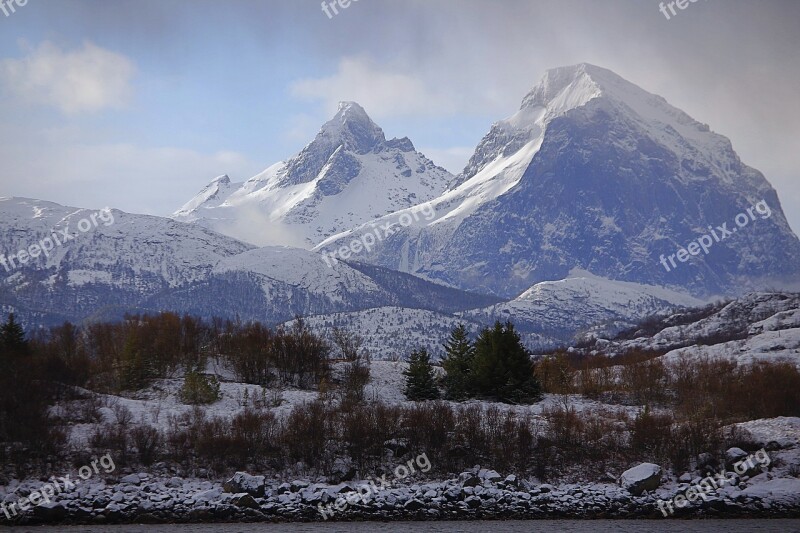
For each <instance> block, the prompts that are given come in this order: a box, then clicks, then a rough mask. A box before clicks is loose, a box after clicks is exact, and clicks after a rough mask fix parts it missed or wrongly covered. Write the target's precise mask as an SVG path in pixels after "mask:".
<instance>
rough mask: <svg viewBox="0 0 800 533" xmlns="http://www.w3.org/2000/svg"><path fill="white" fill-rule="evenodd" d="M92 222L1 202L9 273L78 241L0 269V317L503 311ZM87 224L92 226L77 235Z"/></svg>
mask: <svg viewBox="0 0 800 533" xmlns="http://www.w3.org/2000/svg"><path fill="white" fill-rule="evenodd" d="M98 213H99V212H98V211H92V210H87V209H77V208H72V207H64V206H60V205H58V204H53V203H49V202H41V201H37V200H28V199H21V198H4V199H0V232H1V233H2V235H3V236H4V238H3V240H2V242H1V243H0V254H2V255H3V257H4V258H6V262H7V263H8V262H9V259H8V258H11V257H14V256H16V255H19V251H20V250H28V249H30V246H31V245H34V244H36V243H39V242H41V241H42V240H43V239H46V238H48V237H49V236H52V235H53V234H54V233H55V234H60V232H61V231H64V230H66V231H67V232H68V233H69V234H70V235H74V238H72V239H71V240H69V241H66V242H64V243H62V244H61V245H58V246H54V247H53V250H52V251H50V252H48V256H47V257H45V256H43V255H40V256H39V257H37V258H36V259H34V260H28V261H26V263H25V264H21V263H20V262H19V261H16V262H15V263H14V265H13V266H15V267H16V268H10V267H11V266H12V265H11V264H9V269H8V270H5V269H4V268H2V267H0V311H3V312H10V311H14V312H16V313H17V314H18V315H19V316H20V318H22V320H23V322H24V323H25V324H27V325H28V326H29V327H33V326H38V325H48V324H54V323H59V322H61V321H64V320H70V321H73V322H81V321H83V320H85V319H89V318H109V319H113V318H117V317H119V316H121V315H122V314H124V313H125V312H136V311H149V312H154V311H161V310H167V311H173V312H178V313H190V314H193V315H197V316H201V317H212V316H220V317H224V318H240V319H242V320H260V321H262V322H265V323H267V324H276V323H280V322H283V321H285V320H289V319H291V318H293V317H294V316H296V315H312V314H322V313H336V312H350V311H358V310H363V309H369V308H373V307H383V306H404V307H413V308H423V309H432V310H435V311H441V312H446V313H452V312H454V311H458V310H464V309H469V308H473V307H476V306H485V305H490V304H493V303H496V302H497V301H498V300H497V298H494V297H486V296H480V295H472V294H467V293H465V292H463V291H460V290H458V289H452V288H448V287H442V286H437V285H434V284H432V283H430V282H427V281H425V280H422V279H419V278H415V277H413V276H409V275H408V274H403V273H399V272H392V271H388V270H386V269H382V268H379V267H369V268H364V267H362V268H361V270H359V269H358V268H354V267H353V266H350V265H348V264H346V263H343V262H336V263H335V264H333V265H332V266H328V265H327V264H326V262H325V261H324V259H323V258H322V257H321V256H320V255H319V254H316V253H314V252H309V251H306V250H301V249H297V248H288V247H268V248H261V249H256V248H254V247H253V246H251V245H249V244H245V243H242V242H240V241H237V240H235V239H232V238H230V237H226V236H224V235H220V234H217V233H214V232H213V231H210V230H208V229H205V228H203V227H201V226H199V225H194V224H184V223H180V222H176V221H174V220H171V219H168V218H160V217H152V216H145V215H133V214H129V213H124V212H122V211H118V210H109V211H107V212H104V214H102V215H101V216H99V215H98ZM92 217H94V220H95V222H96V224H89V225H87V224H84V223H83V221H91V219H92ZM82 227H86V228H88V229H87V231H85V232H83V231H80V229H79V228H82ZM362 270H363V272H362Z"/></svg>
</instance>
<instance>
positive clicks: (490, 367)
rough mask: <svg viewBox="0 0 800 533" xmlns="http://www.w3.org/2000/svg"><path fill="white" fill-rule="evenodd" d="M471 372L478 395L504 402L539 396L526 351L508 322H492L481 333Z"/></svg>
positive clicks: (529, 399)
mask: <svg viewBox="0 0 800 533" xmlns="http://www.w3.org/2000/svg"><path fill="white" fill-rule="evenodd" d="M471 372H472V376H471V381H472V383H474V385H475V388H476V392H477V393H478V394H479V395H480V396H484V397H488V398H494V399H497V400H500V401H503V402H507V403H534V402H536V401H538V400H539V399H540V398H541V386H540V385H539V381H538V380H537V379H536V376H535V375H534V372H533V363H532V362H531V357H530V353H528V350H526V349H525V347H524V346H523V345H522V342H521V341H520V337H519V334H518V333H517V332H516V331H515V330H514V325H513V324H511V322H506V323H505V324H501V323H500V322H496V323H495V325H494V328H492V329H488V328H487V329H484V330H483V331H482V332H481V334H480V336H479V337H478V340H477V341H476V342H475V356H474V359H473V364H472V369H471Z"/></svg>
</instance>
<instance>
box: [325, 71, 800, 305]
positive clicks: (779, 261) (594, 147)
mask: <svg viewBox="0 0 800 533" xmlns="http://www.w3.org/2000/svg"><path fill="white" fill-rule="evenodd" d="M757 206H758V211H756V207H757ZM421 207H424V208H425V209H426V210H428V211H435V213H436V216H435V217H433V219H432V220H428V219H427V218H426V219H425V220H420V219H417V220H415V221H414V222H413V223H411V224H408V225H403V226H402V227H396V228H395V230H394V232H393V234H392V235H390V236H388V237H387V238H386V239H384V240H382V241H381V242H379V243H377V245H376V246H375V247H374V248H373V249H372V251H371V252H369V253H364V254H362V255H361V256H360V257H359V259H360V260H363V261H366V262H370V263H374V264H377V265H382V266H384V267H387V268H391V269H396V270H402V271H406V272H410V273H413V274H416V275H420V276H422V277H425V278H426V279H430V280H435V281H438V282H443V283H446V284H449V285H453V286H456V287H460V288H463V289H470V290H475V291H478V292H484V293H492V294H497V295H499V296H502V297H504V298H514V297H516V296H517V295H519V294H521V293H522V292H523V291H526V290H528V289H529V288H530V287H531V286H532V285H534V284H536V283H538V282H541V281H552V280H560V279H564V278H566V277H567V276H568V275H569V272H570V271H572V270H573V269H576V268H577V269H581V270H584V271H588V272H591V273H592V274H593V275H595V276H599V277H602V278H606V279H611V280H620V281H630V282H636V283H641V284H646V285H660V286H668V287H672V288H675V289H678V290H688V291H691V292H692V293H693V294H694V295H695V296H698V297H708V296H711V295H715V294H738V293H741V292H744V291H747V290H749V289H752V288H755V287H759V286H763V285H780V284H782V283H784V282H792V281H796V280H797V279H798V278H800V241H798V239H797V237H796V236H795V235H794V233H793V232H792V230H791V229H790V227H789V225H788V223H787V222H786V218H785V216H784V214H783V211H782V209H781V205H780V202H779V200H778V196H777V194H776V192H775V190H774V189H773V188H772V187H771V186H770V184H769V183H768V182H767V180H766V179H765V178H764V176H763V175H762V174H761V173H760V172H758V171H756V170H754V169H752V168H750V167H748V166H746V165H745V164H743V163H742V162H741V160H740V159H739V157H738V156H737V155H736V153H735V152H734V150H733V148H732V146H731V143H730V141H729V140H728V139H726V138H725V137H723V136H721V135H718V134H716V133H713V132H712V131H710V129H709V127H708V126H707V125H704V124H701V123H699V122H697V121H695V120H694V119H692V118H691V117H689V116H688V115H687V114H686V113H684V112H683V111H681V110H679V109H677V108H675V107H673V106H671V105H670V104H668V103H667V102H666V101H665V100H664V99H663V98H661V97H659V96H655V95H653V94H650V93H648V92H646V91H644V90H643V89H641V88H639V87H637V86H636V85H634V84H632V83H630V82H628V81H626V80H624V79H623V78H621V77H619V76H618V75H616V74H614V73H613V72H611V71H609V70H606V69H602V68H599V67H596V66H592V65H588V64H581V65H576V66H571V67H564V68H558V69H554V70H550V71H548V72H547V73H546V74H545V76H544V78H543V79H542V81H541V82H540V83H539V84H538V85H537V86H536V87H535V88H534V89H533V90H532V91H531V92H530V93H529V94H528V95H527V96H525V98H524V99H523V101H522V105H521V107H520V110H519V111H518V112H517V113H516V114H515V115H514V116H512V117H510V118H508V119H506V120H502V121H500V122H498V123H496V124H494V125H493V126H492V128H491V130H490V131H489V133H488V134H487V135H486V136H485V137H484V138H483V140H482V141H481V142H480V144H479V145H478V147H477V149H476V151H475V153H474V155H473V156H472V158H471V159H470V161H469V163H468V165H467V166H466V168H465V169H464V171H463V172H462V173H461V174H460V175H459V176H457V177H456V179H455V180H454V181H453V184H452V186H451V187H450V188H449V189H448V190H447V191H446V192H444V193H443V194H442V195H440V196H439V197H437V198H435V199H433V200H430V201H429V202H427V203H425V204H423V205H422V206H417V207H416V209H420V208H421ZM748 209H749V210H750V214H749V215H748V214H747V210H748ZM408 211H409V210H408V209H406V210H400V211H398V212H397V213H394V214H391V215H387V216H385V217H383V218H381V219H378V220H376V221H373V222H372V223H371V224H369V225H365V226H363V227H360V228H354V229H351V230H350V231H348V232H345V233H344V234H342V235H337V236H333V237H331V238H329V239H327V240H326V241H324V242H322V243H321V244H320V245H319V246H318V247H317V249H318V250H332V249H335V248H337V247H339V246H341V245H342V244H343V243H345V242H348V241H349V240H351V239H352V238H353V237H354V236H357V235H359V234H361V233H364V232H367V231H370V230H371V228H372V226H373V225H381V224H384V223H386V222H390V221H393V220H396V219H397V217H399V216H401V215H402V214H403V213H405V212H408ZM740 214H744V216H745V217H748V220H747V223H746V224H744V225H743V226H742V227H741V228H739V227H737V225H736V223H735V221H736V220H737V219H736V217H737V215H740ZM739 220H741V219H739ZM722 225H725V227H726V228H725V232H723V231H722V230H719V231H718V230H717V229H715V228H718V227H719V226H722ZM728 232H730V234H728ZM706 235H707V237H704V236H706ZM712 235H714V236H713V237H712ZM700 238H703V239H712V243H713V246H710V247H707V248H708V249H709V253H708V254H704V253H702V251H701V250H699V249H698V248H696V247H693V248H692V250H694V251H695V252H698V253H699V254H698V255H695V256H692V257H691V258H690V260H689V261H688V262H685V263H681V262H678V261H675V259H676V257H680V256H676V253H677V252H678V250H680V249H682V248H684V247H687V246H689V244H690V243H691V242H692V241H695V240H697V239H700ZM670 255H672V261H674V262H675V266H674V267H673V266H672V265H671V264H670V263H669V257H670ZM662 256H664V259H663V260H666V261H667V263H666V266H664V264H662V261H663V260H662Z"/></svg>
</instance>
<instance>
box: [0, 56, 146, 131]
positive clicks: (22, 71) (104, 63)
mask: <svg viewBox="0 0 800 533" xmlns="http://www.w3.org/2000/svg"><path fill="white" fill-rule="evenodd" d="M27 52H28V53H27V55H26V56H24V57H22V58H20V59H4V60H2V61H0V82H2V84H3V85H4V86H5V88H6V90H7V91H8V92H9V93H11V94H12V95H14V97H16V98H17V99H18V100H20V101H23V102H26V103H29V104H34V105H47V106H53V107H56V108H57V109H59V110H60V111H61V112H62V113H64V114H68V115H71V114H75V113H82V112H94V111H101V110H103V109H107V108H121V107H124V106H125V105H126V104H127V103H128V101H129V100H130V98H131V96H132V94H133V89H132V87H131V79H132V78H133V76H134V74H135V72H136V68H135V66H134V65H133V63H132V62H131V61H130V60H129V59H128V58H126V57H125V56H123V55H120V54H117V53H114V52H111V51H109V50H105V49H103V48H100V47H98V46H96V45H94V44H92V43H90V42H86V43H84V44H83V47H82V48H80V49H77V50H72V51H66V50H62V49H60V48H58V47H57V46H56V45H54V44H53V43H50V42H48V41H45V42H43V43H42V44H41V45H39V47H38V48H35V49H28V50H27Z"/></svg>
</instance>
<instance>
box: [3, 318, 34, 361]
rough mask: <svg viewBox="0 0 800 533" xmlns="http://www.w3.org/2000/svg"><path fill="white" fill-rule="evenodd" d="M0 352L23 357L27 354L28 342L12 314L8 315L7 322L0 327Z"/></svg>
mask: <svg viewBox="0 0 800 533" xmlns="http://www.w3.org/2000/svg"><path fill="white" fill-rule="evenodd" d="M0 350H2V351H3V352H4V353H8V354H15V355H25V354H27V353H28V341H26V340H25V331H24V330H23V329H22V326H20V325H19V323H18V322H17V321H16V318H15V317H14V313H11V314H9V315H8V320H7V321H6V323H5V324H3V325H2V326H0Z"/></svg>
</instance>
